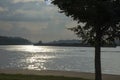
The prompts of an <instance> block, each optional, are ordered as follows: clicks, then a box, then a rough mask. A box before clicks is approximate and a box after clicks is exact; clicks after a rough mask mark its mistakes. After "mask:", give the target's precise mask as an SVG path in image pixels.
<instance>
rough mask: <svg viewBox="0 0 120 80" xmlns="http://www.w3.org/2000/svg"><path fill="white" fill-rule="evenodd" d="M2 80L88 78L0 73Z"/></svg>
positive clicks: (77, 79)
mask: <svg viewBox="0 0 120 80" xmlns="http://www.w3.org/2000/svg"><path fill="white" fill-rule="evenodd" d="M0 80H88V79H82V78H72V77H63V76H60V77H55V76H38V75H21V74H0Z"/></svg>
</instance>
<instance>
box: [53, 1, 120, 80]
mask: <svg viewBox="0 0 120 80" xmlns="http://www.w3.org/2000/svg"><path fill="white" fill-rule="evenodd" d="M52 3H53V4H54V5H57V6H58V7H59V8H60V13H64V14H65V15H66V16H69V17H72V18H73V20H76V21H77V22H78V25H77V26H76V27H73V28H71V29H70V30H72V31H74V32H75V33H76V34H77V35H78V37H81V38H82V39H83V40H84V42H86V43H90V44H91V45H93V46H94V47H95V80H102V75H101V73H102V72H101V46H103V45H105V44H114V41H115V40H116V39H119V38H120V1H119V0H53V1H52ZM80 23H84V25H80Z"/></svg>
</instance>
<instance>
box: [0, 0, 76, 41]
mask: <svg viewBox="0 0 120 80" xmlns="http://www.w3.org/2000/svg"><path fill="white" fill-rule="evenodd" d="M76 24H77V22H75V21H73V20H72V18H70V17H66V16H65V15H64V14H63V13H59V9H58V8H57V6H54V5H52V4H50V3H49V2H45V1H44V0H0V35H2V36H11V37H23V38H26V39H29V40H30V41H32V42H37V41H40V40H42V41H43V42H49V41H53V40H67V39H77V36H76V35H75V34H74V32H72V31H69V30H68V29H67V28H69V27H75V26H76Z"/></svg>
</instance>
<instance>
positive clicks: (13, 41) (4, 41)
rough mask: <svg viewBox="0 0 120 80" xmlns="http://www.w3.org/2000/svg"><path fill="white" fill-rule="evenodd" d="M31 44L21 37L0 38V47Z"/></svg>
mask: <svg viewBox="0 0 120 80" xmlns="http://www.w3.org/2000/svg"><path fill="white" fill-rule="evenodd" d="M29 44H31V42H30V41H29V40H27V39H24V38H21V37H6V36H0V45H29Z"/></svg>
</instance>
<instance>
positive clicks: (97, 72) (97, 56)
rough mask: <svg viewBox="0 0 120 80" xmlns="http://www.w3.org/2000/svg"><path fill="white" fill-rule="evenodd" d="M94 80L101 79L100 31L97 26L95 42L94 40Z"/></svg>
mask: <svg viewBox="0 0 120 80" xmlns="http://www.w3.org/2000/svg"><path fill="white" fill-rule="evenodd" d="M95 80H102V72H101V31H100V29H99V28H98V29H97V30H96V42H95Z"/></svg>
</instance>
